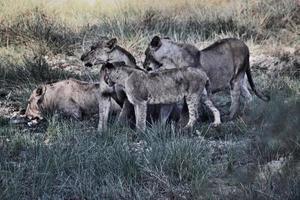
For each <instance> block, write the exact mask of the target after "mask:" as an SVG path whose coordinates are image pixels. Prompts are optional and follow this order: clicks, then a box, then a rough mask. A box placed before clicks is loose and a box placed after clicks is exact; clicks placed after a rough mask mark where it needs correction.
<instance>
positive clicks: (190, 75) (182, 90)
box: [100, 62, 221, 130]
mask: <svg viewBox="0 0 300 200" xmlns="http://www.w3.org/2000/svg"><path fill="white" fill-rule="evenodd" d="M100 74H101V75H102V77H103V78H104V81H105V82H106V83H107V84H108V85H110V86H112V85H114V84H119V85H122V86H123V87H124V91H125V93H126V95H127V98H128V100H129V102H130V103H132V104H133V105H134V111H135V116H136V127H137V128H138V129H141V130H145V128H146V113H147V105H149V104H168V103H176V102H178V101H180V100H182V99H185V100H186V103H187V106H188V110H189V121H188V123H187V125H186V126H185V127H184V128H185V129H189V128H191V127H193V126H194V124H195V122H196V120H197V118H198V106H199V102H200V100H201V97H202V98H203V101H204V103H205V104H206V105H207V106H208V107H209V109H210V110H211V111H212V112H213V115H214V122H213V125H214V126H217V125H219V124H220V123H221V120H220V113H219V111H218V110H217V109H216V108H215V107H214V105H213V103H212V102H211V100H210V99H209V93H210V91H209V79H208V77H207V75H206V73H205V72H203V71H202V70H201V69H198V68H192V67H188V68H177V69H168V70H161V71H157V72H152V73H147V72H145V71H142V70H138V69H133V68H130V67H127V66H126V65H125V63H123V62H115V63H106V64H105V65H103V66H102V69H101V72H100Z"/></svg>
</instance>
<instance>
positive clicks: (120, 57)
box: [81, 38, 137, 121]
mask: <svg viewBox="0 0 300 200" xmlns="http://www.w3.org/2000/svg"><path fill="white" fill-rule="evenodd" d="M117 43H118V41H117V39H116V38H112V39H108V38H106V39H104V40H101V41H99V42H97V43H95V44H93V45H92V46H91V48H90V50H89V51H87V52H85V53H84V54H82V56H81V60H82V61H83V62H84V64H85V66H87V67H92V66H93V65H99V64H104V63H106V62H125V63H126V65H127V66H130V67H132V68H137V65H136V60H135V58H134V57H133V56H132V55H131V54H130V53H129V52H128V51H126V50H125V49H124V48H122V47H120V46H119V45H118V44H117ZM114 92H115V96H116V97H117V98H118V99H119V101H120V102H122V104H123V106H122V110H121V113H120V115H119V121H126V120H127V119H128V118H131V116H130V113H133V106H132V105H130V103H129V102H128V100H127V98H126V95H125V93H124V91H123V89H122V87H120V86H118V85H116V86H115V91H114Z"/></svg>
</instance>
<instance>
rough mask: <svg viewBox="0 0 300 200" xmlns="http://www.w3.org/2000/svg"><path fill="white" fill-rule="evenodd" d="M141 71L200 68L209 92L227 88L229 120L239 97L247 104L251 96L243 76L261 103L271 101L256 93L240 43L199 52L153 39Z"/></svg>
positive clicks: (217, 44) (223, 42)
mask: <svg viewBox="0 0 300 200" xmlns="http://www.w3.org/2000/svg"><path fill="white" fill-rule="evenodd" d="M145 55H146V58H145V61H144V64H143V65H144V68H146V69H147V70H153V69H158V68H160V67H162V68H181V67H187V66H190V67H200V68H202V69H203V70H204V71H205V72H206V74H207V75H208V77H209V79H210V82H211V88H212V92H217V91H220V90H223V89H225V88H226V87H228V86H230V90H231V91H230V92H231V100H232V102H231V106H230V119H233V118H234V117H235V115H236V113H237V111H238V110H239V106H240V95H241V94H242V95H243V96H244V97H245V98H246V99H247V101H250V100H251V99H252V96H251V94H250V92H249V90H248V88H247V84H246V80H245V78H246V76H245V74H246V75H247V78H248V81H249V84H250V86H251V88H252V90H253V92H254V93H255V94H256V95H257V96H258V97H259V98H261V99H262V100H264V101H269V100H270V97H269V96H267V95H264V94H262V93H261V92H259V91H258V90H257V89H256V88H255V85H254V82H253V79H252V76H251V70H250V65H249V49H248V47H247V45H246V44H245V43H244V42H242V41H241V40H238V39H234V38H227V39H222V40H219V41H217V42H215V43H214V44H212V45H210V46H209V47H207V48H205V49H203V50H201V51H199V50H198V49H197V48H196V47H194V46H193V45H190V44H182V43H177V42H174V41H172V40H170V39H169V38H160V37H159V36H155V37H153V39H152V40H151V42H150V44H149V45H148V48H147V49H146V51H145Z"/></svg>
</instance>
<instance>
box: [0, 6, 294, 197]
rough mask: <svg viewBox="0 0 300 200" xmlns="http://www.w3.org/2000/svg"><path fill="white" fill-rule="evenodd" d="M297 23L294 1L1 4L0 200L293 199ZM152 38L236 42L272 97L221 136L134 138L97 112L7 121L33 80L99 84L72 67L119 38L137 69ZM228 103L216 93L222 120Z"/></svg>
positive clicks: (216, 132)
mask: <svg viewBox="0 0 300 200" xmlns="http://www.w3.org/2000/svg"><path fill="white" fill-rule="evenodd" d="M299 25H300V4H299V1H296V0H285V1H283V0H279V1H278V0H245V1H242V0H211V1H209V0H199V1H196V0H191V1H186V0H175V1H157V0H152V1H148V0H146V1H138V0H132V1H129V0H120V1H116V0H115V1H108V0H102V1H101V0H91V1H88V0H74V1H71V0H65V1H55V0H53V1H50V0H49V1H46V0H41V1H39V0H26V1H23V0H15V1H13V0H2V1H1V2H0V102H1V103H0V199H299V198H300V175H299V172H300V160H299V159H300V133H299V130H300V120H299V117H300V101H299V92H300V83H299V77H300V74H299V73H300V71H299V70H300V67H299V66H300V57H299V56H300V49H299V48H300V30H299V27H300V26H299ZM157 34H158V35H162V36H168V37H170V38H172V39H173V40H175V41H180V42H187V43H191V44H194V45H195V46H197V47H198V48H199V49H202V48H204V47H206V46H208V45H209V44H212V43H213V42H214V41H216V40H218V39H220V38H226V37H237V38H240V39H242V40H243V41H245V43H246V44H247V45H248V46H249V48H250V53H251V54H250V57H251V58H250V64H251V68H252V72H253V76H254V81H255V83H256V85H257V87H258V88H259V89H261V90H263V91H265V92H267V93H269V94H270V96H271V101H270V102H269V103H265V102H262V101H261V100H260V99H258V98H257V97H254V100H253V101H252V102H251V103H250V105H248V106H247V107H244V108H243V109H242V111H241V112H242V115H241V116H240V117H239V118H238V119H236V120H235V121H232V122H224V123H223V124H222V125H221V126H220V127H219V128H212V127H210V125H209V119H210V118H211V116H207V115H206V116H203V117H202V119H204V120H203V122H201V123H198V125H197V126H196V127H195V129H194V130H193V133H194V136H188V135H185V134H182V133H180V132H178V131H176V130H174V129H173V128H172V126H171V125H168V126H162V125H161V124H159V123H157V124H153V125H151V126H149V128H148V129H147V130H146V132H145V133H141V134H139V135H137V136H135V137H133V136H134V135H135V134H134V130H132V129H130V127H128V126H123V125H120V124H118V123H117V122H116V121H115V120H114V119H113V118H112V119H111V121H110V127H109V130H108V131H106V132H104V133H102V134H99V133H98V132H97V131H96V126H97V116H95V117H93V118H89V119H85V120H83V121H80V122H78V121H76V120H73V119H68V118H61V117H58V116H57V115H50V114H49V115H47V116H46V120H45V122H43V123H42V124H41V125H39V126H37V127H28V126H27V125H15V124H11V123H10V118H11V117H12V116H13V115H15V114H16V113H19V112H20V111H21V110H22V109H24V108H25V107H26V102H27V99H28V97H29V95H30V93H31V91H32V90H33V89H34V88H35V87H36V86H37V85H39V84H41V83H46V82H49V81H50V82H52V81H57V80H62V79H66V78H70V77H73V78H77V79H81V80H88V81H97V72H98V70H97V69H94V70H90V69H85V68H83V67H82V63H81V62H80V60H79V57H80V55H81V54H82V52H83V50H84V49H86V48H88V47H89V45H90V44H91V43H93V42H95V41H97V40H99V39H101V37H103V36H107V37H117V38H118V41H119V44H120V45H121V46H123V47H124V48H125V49H127V50H129V51H130V52H131V53H132V54H133V55H134V56H135V57H136V58H137V60H138V63H139V64H141V62H142V61H143V59H144V55H143V53H144V50H145V48H146V46H147V44H148V43H149V41H150V40H151V38H152V37H153V36H154V35H157ZM229 96H230V95H229V94H228V93H226V92H222V93H217V94H216V95H214V100H215V102H216V105H217V106H218V108H220V110H221V111H222V113H226V111H228V109H229V102H230V97H229ZM136 137H137V138H136Z"/></svg>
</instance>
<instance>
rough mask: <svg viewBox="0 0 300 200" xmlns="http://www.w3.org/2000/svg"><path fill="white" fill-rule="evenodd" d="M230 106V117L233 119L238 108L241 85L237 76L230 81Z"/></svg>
mask: <svg viewBox="0 0 300 200" xmlns="http://www.w3.org/2000/svg"><path fill="white" fill-rule="evenodd" d="M230 95H231V106H230V109H229V110H230V115H229V117H230V119H231V120H232V119H234V117H235V116H236V113H237V112H238V110H239V108H240V95H241V85H240V80H239V79H238V78H236V79H234V80H232V81H231V90H230Z"/></svg>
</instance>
